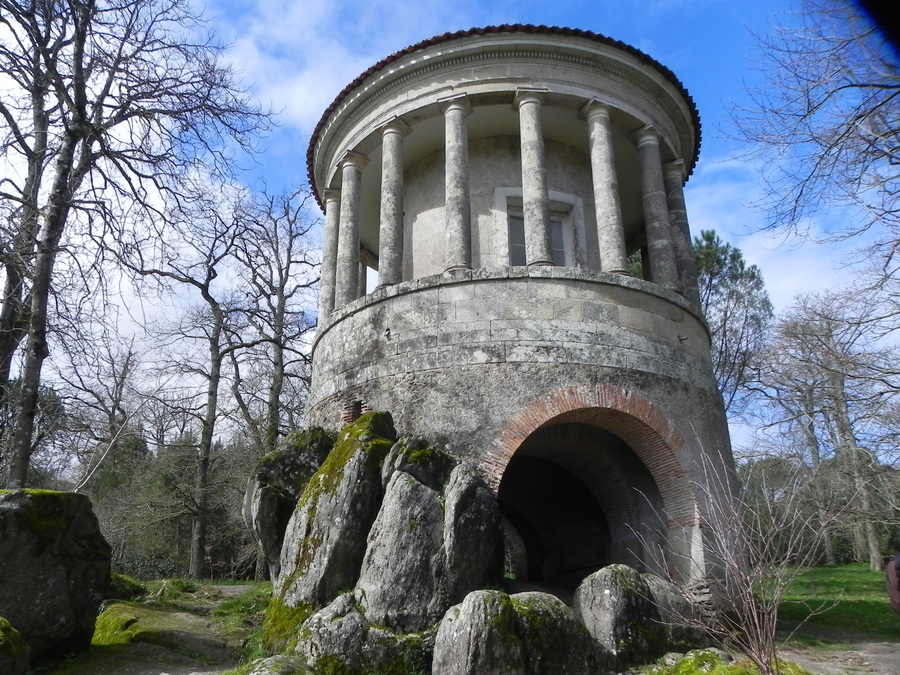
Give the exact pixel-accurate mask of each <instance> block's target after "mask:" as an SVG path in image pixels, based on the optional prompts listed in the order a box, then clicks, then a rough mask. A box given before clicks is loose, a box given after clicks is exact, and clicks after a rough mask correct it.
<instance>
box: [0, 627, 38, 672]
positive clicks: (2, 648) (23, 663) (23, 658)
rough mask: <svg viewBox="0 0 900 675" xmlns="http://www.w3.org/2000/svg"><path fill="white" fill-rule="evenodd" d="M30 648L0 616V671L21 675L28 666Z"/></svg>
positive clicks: (17, 632)
mask: <svg viewBox="0 0 900 675" xmlns="http://www.w3.org/2000/svg"><path fill="white" fill-rule="evenodd" d="M30 654H31V648H30V647H29V646H28V645H27V644H25V641H24V640H23V639H22V637H21V636H20V635H19V631H17V630H16V629H15V628H13V627H12V624H10V623H9V621H7V620H6V619H4V618H3V617H2V616H0V672H2V673H6V674H7V675H21V674H22V673H24V672H25V669H26V668H27V667H28V657H29V655H30Z"/></svg>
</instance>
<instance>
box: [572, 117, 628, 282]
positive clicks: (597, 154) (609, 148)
mask: <svg viewBox="0 0 900 675" xmlns="http://www.w3.org/2000/svg"><path fill="white" fill-rule="evenodd" d="M580 115H581V116H582V117H583V118H584V119H586V120H587V126H588V135H589V138H590V147H591V174H592V176H593V183H594V208H595V210H596V213H597V240H598V242H599V243H600V269H601V270H602V271H604V272H613V273H615V274H628V256H627V254H626V252H625V226H624V224H623V221H622V207H621V205H620V203H619V182H618V178H617V177H616V160H615V157H614V156H613V140H612V129H611V127H610V120H609V107H607V106H606V105H604V104H603V103H600V102H599V101H596V100H591V101H588V103H587V104H586V105H585V106H584V107H583V108H582V109H581V113H580Z"/></svg>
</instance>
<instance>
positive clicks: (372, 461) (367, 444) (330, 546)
mask: <svg viewBox="0 0 900 675" xmlns="http://www.w3.org/2000/svg"><path fill="white" fill-rule="evenodd" d="M395 440H396V432H395V431H394V425H393V421H392V419H391V416H390V414H388V413H381V412H372V413H367V414H365V415H363V416H362V417H360V418H359V419H358V420H357V421H356V422H354V423H353V424H350V425H348V426H346V427H344V429H343V430H342V431H341V433H340V435H339V437H338V440H337V443H336V444H335V446H334V448H333V449H332V451H331V452H330V453H329V455H328V457H327V458H326V460H325V461H324V462H323V464H322V466H321V467H319V469H318V470H317V471H316V472H315V474H313V476H312V478H310V480H309V482H308V483H307V485H306V487H305V488H304V490H303V493H302V494H301V496H300V500H299V501H298V502H297V507H296V509H295V510H294V513H293V515H292V516H291V518H290V522H289V523H288V526H287V531H286V532H285V537H284V545H283V547H282V551H281V573H280V574H279V576H278V577H277V578H276V579H275V584H274V587H275V588H274V591H275V596H276V599H277V600H278V601H279V602H281V603H283V604H284V605H286V606H288V607H292V608H302V607H308V608H310V609H316V608H319V607H322V606H323V605H325V604H326V603H328V602H329V601H331V600H332V599H333V598H334V597H335V596H336V595H337V594H338V592H339V591H341V590H345V589H348V588H353V586H354V585H355V584H356V580H357V579H358V578H359V569H360V565H361V564H362V559H363V555H364V554H365V552H366V536H367V535H368V533H369V529H370V528H371V526H372V523H373V521H374V520H375V516H376V515H377V513H378V508H379V506H380V504H381V496H382V485H381V465H382V463H383V461H384V458H385V455H387V453H388V451H389V450H390V448H391V446H392V445H393V444H394V442H395Z"/></svg>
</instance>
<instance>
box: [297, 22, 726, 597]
mask: <svg viewBox="0 0 900 675" xmlns="http://www.w3.org/2000/svg"><path fill="white" fill-rule="evenodd" d="M699 143H700V141H699V119H698V116H697V112H696V110H695V108H694V104H693V101H692V100H691V99H690V97H689V96H688V95H687V92H686V91H685V90H684V88H683V87H682V85H681V84H680V83H679V82H678V80H677V79H676V78H675V76H674V75H673V74H672V73H671V72H670V71H668V70H667V69H666V68H665V67H663V66H661V65H660V64H658V63H657V62H655V61H653V60H652V59H650V58H649V57H647V56H646V55H645V54H642V53H641V52H639V51H637V50H635V49H633V48H631V47H628V46H627V45H623V44H622V43H619V42H616V41H613V40H609V39H608V38H605V37H602V36H599V35H595V34H592V33H586V32H582V31H573V30H567V29H557V28H546V27H534V26H505V27H499V28H494V29H485V30H471V31H465V32H461V33H457V34H452V35H444V36H439V37H438V38H434V39H432V40H428V41H425V42H423V43H420V44H419V45H414V46H412V47H410V48H408V49H406V50H403V51H402V52H399V53H398V54H395V55H393V56H392V57H390V58H388V59H385V60H384V61H382V62H380V63H378V64H376V65H375V66H373V67H372V68H370V69H369V70H368V71H366V73H364V74H363V75H361V76H360V77H359V78H357V79H356V80H355V81H354V82H353V83H351V84H350V85H348V87H347V88H346V89H345V90H344V91H343V92H342V93H341V95H340V96H339V97H338V98H337V99H336V100H335V102H334V103H333V104H332V105H331V107H330V108H329V109H328V110H327V111H326V113H325V115H324V116H323V118H322V120H321V122H320V123H319V126H318V127H317V129H316V132H315V133H314V136H313V141H312V143H311V145H310V152H309V156H308V158H309V168H310V176H311V180H312V182H313V185H314V187H315V190H316V194H317V196H318V198H319V200H320V204H321V205H322V206H323V208H324V210H325V238H324V254H323V270H322V285H321V297H320V303H319V308H320V309H319V330H318V334H317V337H316V341H315V344H314V359H313V364H314V366H313V381H312V390H311V393H310V401H309V409H308V422H309V423H310V424H317V425H322V426H325V427H330V428H336V427H337V426H339V425H340V423H341V422H342V420H343V421H346V420H347V419H349V418H352V417H353V415H354V414H358V412H359V411H361V410H364V409H373V410H375V409H383V410H389V411H391V413H392V414H393V416H394V420H395V423H396V425H397V428H398V431H399V432H400V433H401V434H406V435H421V436H426V437H428V438H431V439H436V440H437V441H438V442H440V443H441V444H442V445H443V446H444V447H445V448H446V449H447V450H449V451H450V452H452V453H454V454H455V455H457V456H459V457H462V458H465V459H468V460H470V461H472V462H473V463H474V464H476V465H477V466H478V467H479V468H480V470H481V472H482V474H483V475H484V476H485V478H486V479H487V480H488V482H489V484H490V485H491V486H492V487H493V488H494V489H495V490H496V491H497V494H498V500H499V502H500V506H501V512H502V513H503V514H504V518H505V521H506V527H507V529H508V531H509V533H510V534H509V538H510V541H511V542H518V543H517V544H516V547H517V550H518V555H519V556H520V557H522V558H523V560H521V561H519V562H520V563H521V567H522V569H523V570H527V575H528V576H529V577H530V578H532V579H533V580H541V579H545V580H555V581H558V582H559V583H561V584H563V585H568V586H572V584H573V583H577V581H578V580H580V578H582V577H583V576H585V575H586V574H588V573H590V572H591V571H593V570H595V569H597V568H599V567H602V566H603V565H605V564H609V563H612V562H626V563H629V564H634V565H637V566H639V567H640V566H643V567H645V568H656V567H658V566H659V564H660V559H659V556H658V555H657V552H656V551H655V549H657V548H659V549H660V550H661V551H662V552H663V553H662V555H663V556H665V558H666V562H667V564H668V565H669V566H671V567H673V568H674V569H675V570H676V571H677V572H678V573H679V574H680V575H681V576H682V577H684V578H695V577H699V576H703V575H704V574H705V573H706V572H707V569H706V566H707V561H706V559H705V557H704V550H703V546H702V534H701V528H700V523H701V520H702V517H703V514H702V513H701V512H700V507H699V505H700V504H701V503H702V500H701V499H699V496H698V494H697V492H696V485H702V484H703V476H702V471H700V466H701V464H702V463H703V458H704V457H706V458H708V459H711V460H712V463H713V466H722V467H725V468H727V467H730V465H731V459H730V457H731V455H730V446H729V440H728V433H727V425H726V422H725V417H724V412H723V409H722V403H721V399H720V397H719V395H718V392H717V389H716V384H715V381H714V379H713V376H712V366H711V362H710V354H709V336H708V333H707V329H706V326H705V323H704V321H703V319H702V317H701V316H700V315H699V309H698V293H697V288H696V269H695V267H694V265H693V259H692V252H691V250H690V231H689V226H688V220H687V211H686V209H685V204H684V195H683V190H682V186H683V183H684V180H685V179H686V176H687V175H689V173H690V170H691V169H692V168H693V166H694V163H695V162H696V159H697V154H698V151H699ZM637 252H640V253H641V255H642V258H643V259H644V260H645V265H644V270H645V272H644V276H645V278H644V279H636V278H632V277H630V276H629V275H628V274H627V261H626V259H627V256H628V255H630V254H632V253H637ZM367 268H371V269H372V270H373V271H375V272H377V273H378V277H377V287H376V288H374V290H372V291H371V292H368V293H366V291H367V289H371V288H372V287H374V286H376V282H375V278H374V277H371V278H369V279H368V283H367V275H368V274H371V272H368V273H367ZM551 480H552V481H553V483H554V484H553V485H550V484H548V481H551ZM542 481H543V482H542ZM569 495H570V496H569ZM579 542H581V543H579ZM523 574H526V572H523Z"/></svg>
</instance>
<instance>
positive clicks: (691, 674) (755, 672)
mask: <svg viewBox="0 0 900 675" xmlns="http://www.w3.org/2000/svg"><path fill="white" fill-rule="evenodd" d="M778 668H779V672H780V673H781V675H812V674H811V673H810V672H809V671H808V670H806V669H805V668H803V667H802V666H798V665H797V664H796V663H791V662H790V661H784V660H782V659H779V660H778ZM646 673H647V675H700V674H706V675H759V668H757V666H756V664H755V663H753V662H752V661H750V660H749V659H746V658H741V659H736V660H728V659H725V658H723V657H722V655H721V654H719V653H718V652H716V651H714V650H711V649H696V650H694V651H690V652H688V653H687V654H685V655H684V657H683V658H681V659H680V660H678V661H677V662H676V663H674V664H672V665H670V666H656V667H654V668H651V669H649V670H647V671H646Z"/></svg>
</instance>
